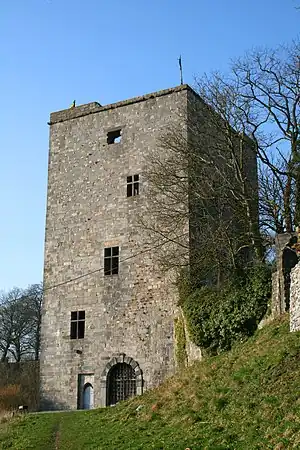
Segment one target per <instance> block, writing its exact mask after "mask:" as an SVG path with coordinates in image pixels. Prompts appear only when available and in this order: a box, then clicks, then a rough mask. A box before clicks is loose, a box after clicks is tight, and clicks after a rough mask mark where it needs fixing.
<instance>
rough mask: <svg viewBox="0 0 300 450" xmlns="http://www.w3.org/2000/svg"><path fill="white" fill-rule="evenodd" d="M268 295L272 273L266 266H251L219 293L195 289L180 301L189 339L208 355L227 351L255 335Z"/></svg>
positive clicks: (208, 289)
mask: <svg viewBox="0 0 300 450" xmlns="http://www.w3.org/2000/svg"><path fill="white" fill-rule="evenodd" d="M270 296H271V270H270V268H269V266H266V265H258V266H255V267H253V268H252V269H250V270H249V271H248V272H246V273H245V274H243V276H239V277H237V278H235V279H233V280H232V281H231V282H230V283H228V284H227V286H225V287H224V288H223V289H222V290H221V291H218V290H217V289H216V288H213V287H207V286H205V287H201V288H199V289H196V290H195V291H194V292H192V293H191V294H190V295H188V296H187V297H186V298H185V299H184V300H181V303H182V307H183V311H184V314H185V316H186V319H187V326H188V329H189V333H190V336H191V339H192V340H193V342H194V343H195V344H196V345H198V346H199V347H201V348H202V349H206V351H207V352H208V353H209V354H216V353H219V352H221V351H224V350H229V349H230V348H231V347H232V345H233V344H234V343H235V342H237V341H239V342H241V341H243V340H245V339H247V338H248V337H249V336H251V335H252V334H253V333H254V331H255V330H256V329H257V325H258V323H259V322H260V320H261V319H262V318H263V316H264V315H265V313H266V311H267V307H268V302H269V299H270Z"/></svg>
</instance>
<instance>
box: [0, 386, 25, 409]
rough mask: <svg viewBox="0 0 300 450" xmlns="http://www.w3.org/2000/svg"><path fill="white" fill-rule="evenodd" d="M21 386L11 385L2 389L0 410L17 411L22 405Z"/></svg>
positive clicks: (0, 390) (0, 391)
mask: <svg viewBox="0 0 300 450" xmlns="http://www.w3.org/2000/svg"><path fill="white" fill-rule="evenodd" d="M20 399H21V397H20V386H19V385H17V384H9V385H7V386H5V387H1V388H0V409H1V410H2V411H8V410H10V409H15V408H17V407H18V405H19V404H20Z"/></svg>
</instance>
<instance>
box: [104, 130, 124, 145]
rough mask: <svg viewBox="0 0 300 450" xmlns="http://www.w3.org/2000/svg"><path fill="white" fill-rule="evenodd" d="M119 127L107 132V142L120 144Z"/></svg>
mask: <svg viewBox="0 0 300 450" xmlns="http://www.w3.org/2000/svg"><path fill="white" fill-rule="evenodd" d="M121 131H122V130H121V128H119V129H118V130H114V131H109V132H108V133H107V143H108V144H120V142H121V139H122V135H121Z"/></svg>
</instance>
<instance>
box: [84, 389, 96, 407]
mask: <svg viewBox="0 0 300 450" xmlns="http://www.w3.org/2000/svg"><path fill="white" fill-rule="evenodd" d="M82 403H83V405H82V406H83V409H92V408H93V407H94V389H93V386H92V385H91V383H86V384H85V385H84V387H83V402H82Z"/></svg>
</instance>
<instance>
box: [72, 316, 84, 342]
mask: <svg viewBox="0 0 300 450" xmlns="http://www.w3.org/2000/svg"><path fill="white" fill-rule="evenodd" d="M84 329H85V311H72V312H71V329H70V338H71V339H83V338H84Z"/></svg>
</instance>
